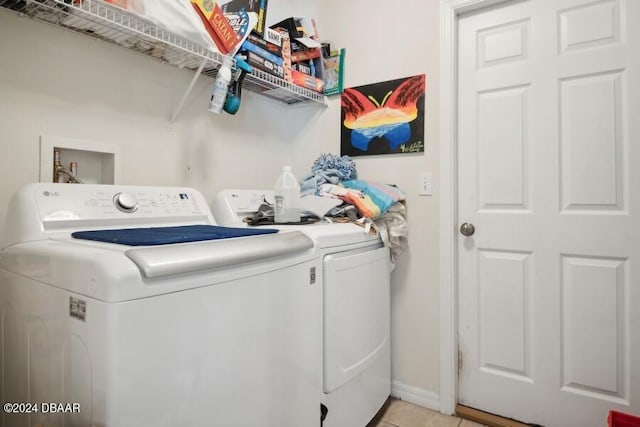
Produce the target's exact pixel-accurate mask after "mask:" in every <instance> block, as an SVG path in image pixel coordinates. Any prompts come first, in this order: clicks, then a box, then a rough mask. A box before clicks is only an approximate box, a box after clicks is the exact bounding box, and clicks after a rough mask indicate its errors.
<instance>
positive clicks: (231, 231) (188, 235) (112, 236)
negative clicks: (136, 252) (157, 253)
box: [71, 225, 278, 246]
mask: <svg viewBox="0 0 640 427" xmlns="http://www.w3.org/2000/svg"><path fill="white" fill-rule="evenodd" d="M277 232H278V230H276V229H273V228H260V229H255V228H236V227H219V226H217V225H185V226H180V227H148V228H121V229H117V230H93V231H76V232H74V233H71V236H72V237H75V238H76V239H84V240H95V241H97V242H106V243H118V244H120V245H128V246H154V245H168V244H171V243H186V242H201V241H204V240H217V239H229V238H232V237H243V236H254V235H257V234H271V233H277Z"/></svg>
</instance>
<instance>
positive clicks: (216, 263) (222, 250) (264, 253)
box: [125, 231, 313, 279]
mask: <svg viewBox="0 0 640 427" xmlns="http://www.w3.org/2000/svg"><path fill="white" fill-rule="evenodd" d="M311 248H313V242H312V241H311V239H309V238H308V237H307V236H305V235H304V234H303V233H301V232H299V231H292V232H290V233H277V234H267V235H263V236H259V237H238V238H233V239H222V240H212V241H204V242H195V243H190V244H185V245H180V244H179V245H166V246H152V247H141V248H135V249H129V250H127V251H125V255H126V256H127V257H129V259H131V260H132V261H133V262H134V263H135V264H136V265H137V266H138V268H139V269H140V272H141V273H142V274H143V275H144V277H146V278H149V279H152V278H157V277H164V276H171V275H177V274H186V273H191V272H195V271H201V270H210V269H215V268H220V267H228V266H234V265H238V264H244V263H248V262H253V261H260V260H262V259H268V258H274V257H278V256H282V255H288V254H295V253H299V252H302V251H304V250H307V249H311Z"/></svg>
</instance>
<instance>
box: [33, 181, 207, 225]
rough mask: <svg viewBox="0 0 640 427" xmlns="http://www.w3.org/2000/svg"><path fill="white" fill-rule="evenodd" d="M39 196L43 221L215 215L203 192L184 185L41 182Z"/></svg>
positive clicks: (177, 218)
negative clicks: (140, 185) (139, 185)
mask: <svg viewBox="0 0 640 427" xmlns="http://www.w3.org/2000/svg"><path fill="white" fill-rule="evenodd" d="M35 199H36V200H35V202H36V205H37V208H38V212H39V214H40V219H41V221H43V222H47V221H61V220H66V221H69V220H101V219H110V218H114V219H120V218H122V219H127V218H128V219H131V220H135V221H136V222H137V223H140V222H142V223H144V222H145V220H149V221H152V220H153V218H167V217H170V218H172V220H179V219H181V218H183V219H184V220H185V221H188V220H189V219H190V217H194V216H198V217H202V216H209V217H210V215H211V213H210V211H209V206H208V205H207V203H206V201H205V200H204V197H203V196H202V194H200V192H198V191H197V190H194V189H192V188H184V187H134V186H115V185H113V186H112V185H82V184H55V185H53V184H48V185H44V184H41V185H40V188H39V189H38V190H37V191H36V194H35Z"/></svg>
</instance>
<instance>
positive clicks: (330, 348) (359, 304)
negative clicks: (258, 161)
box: [213, 190, 391, 427]
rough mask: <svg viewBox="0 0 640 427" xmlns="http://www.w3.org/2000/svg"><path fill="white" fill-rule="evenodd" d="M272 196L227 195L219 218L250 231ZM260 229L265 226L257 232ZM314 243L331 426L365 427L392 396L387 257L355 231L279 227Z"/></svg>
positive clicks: (376, 241)
mask: <svg viewBox="0 0 640 427" xmlns="http://www.w3.org/2000/svg"><path fill="white" fill-rule="evenodd" d="M265 199H266V200H270V201H273V192H272V191H266V190H224V191H221V192H220V193H218V194H217V195H216V200H215V201H214V204H213V212H214V215H215V217H216V219H217V220H218V221H219V223H220V224H223V225H233V226H243V225H244V226H246V223H244V222H243V220H242V219H243V218H244V217H245V216H248V215H251V214H253V213H255V212H256V211H257V209H258V207H259V206H260V204H262V203H263V201H264V200H265ZM256 228H259V227H256ZM278 228H280V229H282V230H291V229H294V230H299V231H302V232H303V233H305V234H306V235H307V236H309V237H310V238H311V239H312V240H313V241H314V243H315V246H316V250H317V255H318V257H319V259H320V260H321V263H322V284H323V292H322V326H323V332H322V337H323V338H322V366H321V376H322V393H321V401H322V402H323V405H324V406H325V407H326V409H327V414H326V418H325V419H324V424H323V425H324V426H325V427H363V426H365V425H366V424H367V423H368V422H369V421H370V420H371V419H372V418H373V417H374V416H375V415H376V413H377V412H378V411H379V410H380V408H381V407H382V406H383V405H384V403H385V401H386V400H387V398H388V397H389V394H390V391H391V362H390V331H389V330H390V301H389V298H390V288H389V286H390V273H391V263H390V261H389V250H388V248H386V247H384V246H383V243H382V240H381V239H380V237H379V236H376V235H372V234H370V233H367V232H365V231H364V229H363V228H362V227H360V226H358V225H355V224H336V223H326V222H320V223H315V224H310V225H302V226H294V225H291V226H278Z"/></svg>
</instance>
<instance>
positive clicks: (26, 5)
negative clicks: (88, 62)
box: [0, 0, 325, 105]
mask: <svg viewBox="0 0 640 427" xmlns="http://www.w3.org/2000/svg"><path fill="white" fill-rule="evenodd" d="M0 7H2V8H6V9H10V10H13V11H15V12H18V13H20V14H23V15H26V16H29V17H31V18H34V19H37V20H40V21H45V22H48V23H50V24H53V25H56V26H59V27H64V28H67V29H70V30H73V31H76V32H80V33H83V34H86V35H89V36H92V37H96V38H99V39H102V40H107V41H109V42H112V43H116V44H119V45H121V46H123V47H125V48H127V49H130V50H134V51H136V52H140V53H142V54H145V55H148V56H151V57H153V58H156V59H158V60H161V61H164V62H167V63H169V64H173V65H175V66H178V67H181V68H188V69H191V70H198V71H200V72H201V73H202V74H204V75H206V76H209V77H215V75H216V73H217V71H218V67H219V66H220V64H222V58H223V56H222V55H221V54H220V53H218V52H214V51H213V50H210V49H208V48H207V47H205V46H203V45H201V44H198V43H196V42H193V41H191V40H188V39H185V38H182V37H179V36H177V35H175V34H173V33H171V32H170V31H166V30H164V29H162V28H160V27H158V26H157V25H155V24H153V23H151V22H149V21H147V20H145V19H143V18H141V17H140V16H138V15H136V14H134V13H131V12H128V11H126V10H124V9H121V8H119V7H116V6H113V5H111V4H108V3H104V2H103V1H101V0H0ZM244 88H245V89H247V90H250V91H253V92H257V93H260V94H261V95H264V96H267V97H269V98H273V99H276V100H278V101H280V102H284V103H286V104H297V103H305V102H312V103H319V104H323V105H325V98H324V95H323V94H321V93H318V92H314V91H312V90H309V89H306V88H303V87H300V86H297V85H294V84H292V83H290V82H287V81H285V80H283V79H280V78H277V77H275V76H272V75H270V74H268V73H266V72H263V71H260V70H255V69H254V70H253V71H252V73H251V74H250V75H247V76H246V78H245V80H244Z"/></svg>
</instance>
